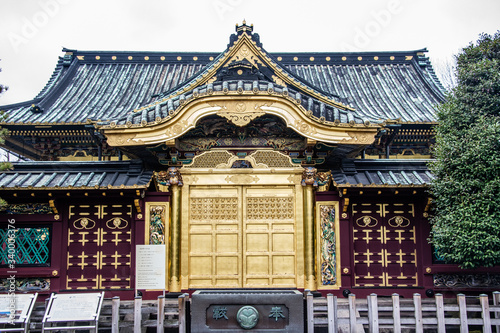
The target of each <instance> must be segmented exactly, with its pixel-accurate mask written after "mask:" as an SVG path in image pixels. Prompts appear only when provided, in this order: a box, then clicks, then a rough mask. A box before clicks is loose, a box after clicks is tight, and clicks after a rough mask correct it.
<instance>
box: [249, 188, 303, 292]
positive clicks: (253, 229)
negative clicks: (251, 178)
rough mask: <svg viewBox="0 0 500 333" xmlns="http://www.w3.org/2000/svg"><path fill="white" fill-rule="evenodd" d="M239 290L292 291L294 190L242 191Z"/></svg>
mask: <svg viewBox="0 0 500 333" xmlns="http://www.w3.org/2000/svg"><path fill="white" fill-rule="evenodd" d="M243 197H244V199H245V204H244V207H243V211H244V221H243V233H244V244H243V248H244V256H243V275H244V277H243V287H244V288H259V287H260V288H264V287H295V286H296V267H295V261H296V258H295V255H296V254H295V214H294V212H295V208H294V202H295V200H294V188H293V187H278V188H276V187H274V188H269V187H265V186H258V187H257V186H253V187H244V188H243Z"/></svg>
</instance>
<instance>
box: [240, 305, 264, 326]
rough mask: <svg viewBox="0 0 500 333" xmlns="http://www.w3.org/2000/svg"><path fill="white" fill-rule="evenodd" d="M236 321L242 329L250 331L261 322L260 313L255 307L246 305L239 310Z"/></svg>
mask: <svg viewBox="0 0 500 333" xmlns="http://www.w3.org/2000/svg"><path fill="white" fill-rule="evenodd" d="M236 320H237V321H238V324H240V326H241V327H242V328H244V329H246V330H249V329H251V328H254V327H255V325H257V322H258V321H259V311H257V309H256V308H254V307H253V306H250V305H245V306H244V307H242V308H240V309H239V310H238V313H237V314H236Z"/></svg>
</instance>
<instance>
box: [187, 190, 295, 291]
mask: <svg viewBox="0 0 500 333" xmlns="http://www.w3.org/2000/svg"><path fill="white" fill-rule="evenodd" d="M296 191H297V189H296V186H293V185H291V186H258V185H233V186H223V185H217V186H209V185H207V186H190V189H189V200H188V202H187V204H188V205H189V207H188V208H189V209H187V210H184V212H186V213H187V214H189V216H188V218H187V221H188V225H187V231H188V249H187V252H188V255H187V262H186V261H184V260H183V262H185V263H186V264H187V265H188V270H189V272H188V281H187V283H188V287H189V288H280V287H297V284H298V281H297V277H298V267H297V266H298V265H297V259H298V258H297V253H298V250H297V247H298V246H301V245H300V244H302V243H301V240H300V239H299V240H298V239H297V237H298V236H297V235H298V232H297V231H298V230H297V229H298V228H297V223H296V220H297V219H296V216H297V215H298V210H297V198H296V197H297V196H296ZM299 211H300V210H299ZM299 229H300V228H299ZM300 230H301V229H300ZM299 260H300V259H299Z"/></svg>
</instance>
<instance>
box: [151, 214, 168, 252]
mask: <svg viewBox="0 0 500 333" xmlns="http://www.w3.org/2000/svg"><path fill="white" fill-rule="evenodd" d="M150 216H151V217H150V221H149V244H165V209H164V207H163V206H151V212H150Z"/></svg>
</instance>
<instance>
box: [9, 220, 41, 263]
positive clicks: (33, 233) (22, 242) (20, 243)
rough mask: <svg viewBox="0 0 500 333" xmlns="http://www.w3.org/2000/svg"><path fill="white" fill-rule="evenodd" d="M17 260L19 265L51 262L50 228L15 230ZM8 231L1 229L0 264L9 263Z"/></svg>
mask: <svg viewBox="0 0 500 333" xmlns="http://www.w3.org/2000/svg"><path fill="white" fill-rule="evenodd" d="M15 235H16V236H15V251H16V252H15V262H16V266H19V265H44V266H45V265H49V264H50V229H49V228H17V229H16V230H15ZM7 241H8V232H7V229H1V230H0V244H2V245H1V248H2V251H0V258H1V261H0V265H7V263H8V260H9V258H8V251H7V248H8V247H7V245H8V244H7Z"/></svg>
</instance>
